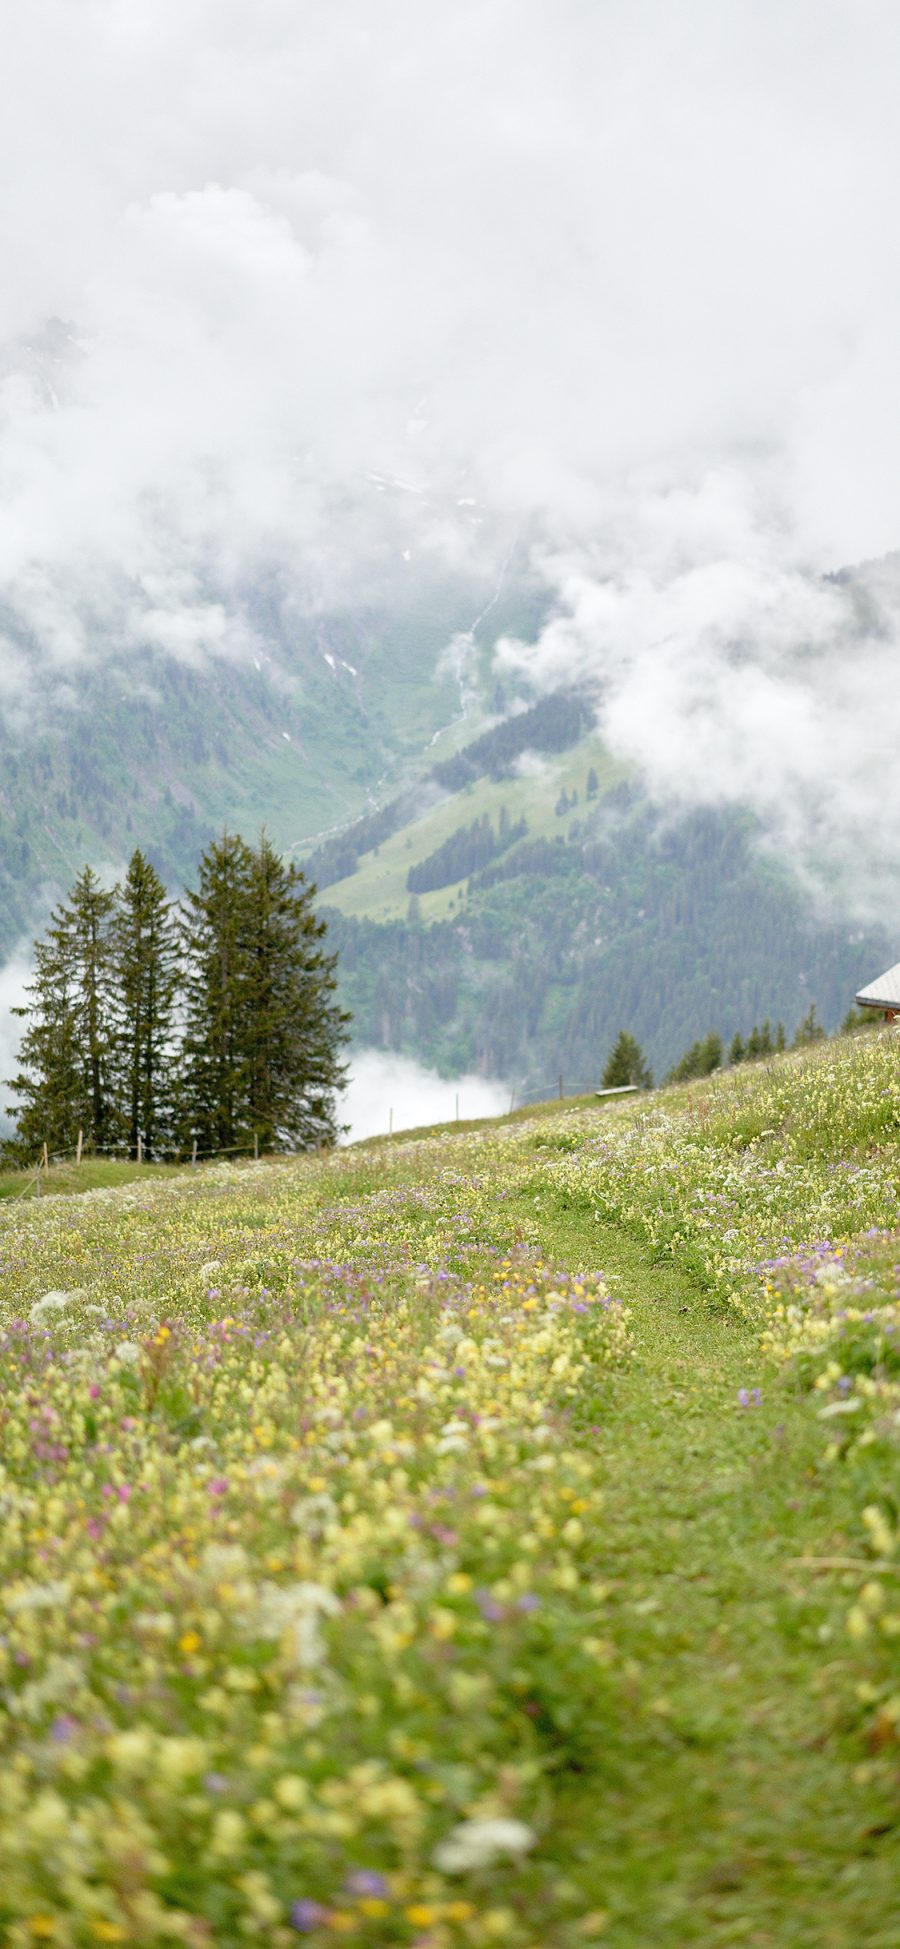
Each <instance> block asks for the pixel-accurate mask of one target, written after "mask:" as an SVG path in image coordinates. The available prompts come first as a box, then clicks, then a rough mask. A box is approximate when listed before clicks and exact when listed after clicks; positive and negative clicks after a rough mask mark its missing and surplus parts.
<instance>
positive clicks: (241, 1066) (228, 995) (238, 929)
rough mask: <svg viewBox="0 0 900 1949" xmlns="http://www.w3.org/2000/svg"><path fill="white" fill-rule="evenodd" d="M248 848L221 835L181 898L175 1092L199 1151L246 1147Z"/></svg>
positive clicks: (233, 835) (183, 1120)
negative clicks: (180, 1038) (181, 994)
mask: <svg viewBox="0 0 900 1949" xmlns="http://www.w3.org/2000/svg"><path fill="white" fill-rule="evenodd" d="M249 877H250V849H249V847H248V846H247V845H246V844H245V842H244V840H243V839H240V838H238V836H237V834H236V833H227V832H226V833H223V835H222V837H221V839H216V840H214V841H213V843H212V845H211V846H209V847H207V850H206V852H205V853H204V854H203V855H202V858H201V860H200V866H199V876H198V885H197V888H196V891H191V890H189V891H188V892H187V893H186V894H185V897H184V908H183V934H182V945H183V951H184V958H185V1033H184V1042H183V1052H182V1053H183V1071H182V1081H181V1092H180V1121H181V1123H182V1125H183V1134H184V1135H185V1136H188V1137H189V1138H191V1139H192V1140H193V1141H194V1142H196V1144H197V1145H198V1148H199V1149H200V1150H201V1151H206V1152H210V1151H218V1150H233V1149H236V1148H238V1147H239V1146H240V1145H241V1144H242V1143H244V1142H246V1138H247V1129H246V1125H245V1121H244V1119H243V1118H242V1116H241V1108H242V1105H243V1104H245V1103H246V1097H247V1080H248V1079H247V1065H246V1044H247V1035H246V1012H247V987H248V964H247V940H246V905H247V888H248V883H249Z"/></svg>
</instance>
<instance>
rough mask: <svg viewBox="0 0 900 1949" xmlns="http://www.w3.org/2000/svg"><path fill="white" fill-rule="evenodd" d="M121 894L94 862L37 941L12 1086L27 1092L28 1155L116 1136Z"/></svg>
mask: <svg viewBox="0 0 900 1949" xmlns="http://www.w3.org/2000/svg"><path fill="white" fill-rule="evenodd" d="M115 899H116V895H115V893H111V892H108V891H107V890H106V889H105V888H104V887H102V886H101V884H100V881H99V880H98V879H97V876H96V874H95V873H93V872H92V871H91V868H90V867H89V866H86V867H85V868H84V870H83V871H82V872H81V873H80V874H79V876H78V879H77V880H76V882H75V885H74V886H73V888H72V891H71V893H70V895H69V904H68V905H61V906H60V907H57V908H55V909H54V912H53V914H52V915H51V920H50V926H49V927H48V929H47V933H46V936H45V938H44V939H43V940H42V941H38V942H37V943H36V945H35V978H34V981H33V982H32V983H31V985H30V987H29V989H28V993H29V995H30V997H31V1000H30V1002H29V1003H27V1004H26V1005H25V1007H24V1008H21V1009H18V1010H17V1011H16V1013H17V1014H19V1015H21V1016H22V1017H23V1018H24V1019H25V1021H26V1022H27V1024H28V1026H27V1028H26V1030H25V1034H24V1037H23V1040H22V1046H21V1050H20V1060H21V1062H22V1065H23V1067H22V1070H21V1072H20V1074H19V1075H18V1076H17V1077H16V1078H14V1079H11V1083H10V1087H11V1088H12V1090H13V1091H14V1093H15V1094H16V1095H17V1096H19V1097H21V1099H22V1105H23V1107H22V1108H21V1109H20V1110H19V1111H18V1112H15V1111H14V1112H13V1114H15V1115H16V1116H17V1124H18V1149H19V1151H20V1154H22V1155H25V1156H28V1155H30V1154H31V1153H32V1152H34V1151H36V1150H39V1149H40V1147H41V1146H42V1145H43V1144H44V1143H46V1144H47V1146H48V1149H50V1150H70V1149H73V1148H74V1146H75V1144H76V1143H77V1139H78V1132H79V1130H80V1131H82V1133H83V1137H84V1143H85V1147H86V1148H87V1149H88V1150H98V1151H103V1150H107V1149H109V1148H110V1147H111V1146H112V1144H113V1143H114V1141H115V1137H116V1134H117V1120H116V1111H115V1102H114V1096H113V1076H112V1067H113V1051H114V1036H115V1025H114V1020H113V999H112V958H111V940H110V923H111V916H112V912H113V908H114V905H115Z"/></svg>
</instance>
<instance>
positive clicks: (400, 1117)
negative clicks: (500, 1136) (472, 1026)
mask: <svg viewBox="0 0 900 1949" xmlns="http://www.w3.org/2000/svg"><path fill="white" fill-rule="evenodd" d="M457 1104H458V1106H459V1115H460V1119H461V1120H462V1121H465V1120H466V1119H467V1118H469V1117H495V1116H499V1115H500V1114H501V1112H502V1111H504V1110H508V1109H509V1089H508V1086H507V1085H506V1084H505V1083H500V1082H496V1081H493V1080H491V1079H488V1078H485V1077H483V1076H457V1077H454V1078H451V1080H450V1081H447V1080H446V1079H445V1078H444V1077H442V1076H437V1075H436V1074H435V1072H434V1070H431V1069H424V1068H423V1067H422V1065H421V1063H417V1062H413V1061H412V1059H411V1058H410V1057H409V1056H396V1055H390V1054H385V1053H383V1052H382V1051H381V1050H378V1049H362V1050H360V1051H359V1053H358V1054H356V1055H354V1056H353V1057H352V1058H351V1061H350V1079H349V1083H348V1086H347V1091H346V1095H345V1096H344V1097H342V1099H341V1119H342V1121H343V1122H345V1123H347V1124H348V1125H349V1131H348V1137H347V1141H348V1142H350V1143H355V1142H357V1141H358V1140H359V1139H360V1138H362V1137H381V1136H385V1135H387V1132H388V1129H389V1127H390V1128H392V1129H394V1130H415V1129H416V1128H418V1127H419V1126H421V1125H424V1124H430V1123H442V1122H450V1121H452V1120H453V1119H454V1118H455V1116H456V1111H457Z"/></svg>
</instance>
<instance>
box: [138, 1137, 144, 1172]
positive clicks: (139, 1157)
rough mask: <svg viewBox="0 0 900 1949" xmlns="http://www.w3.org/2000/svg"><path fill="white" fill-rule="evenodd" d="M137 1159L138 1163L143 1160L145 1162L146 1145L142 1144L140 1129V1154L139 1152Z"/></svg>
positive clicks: (141, 1162)
mask: <svg viewBox="0 0 900 1949" xmlns="http://www.w3.org/2000/svg"><path fill="white" fill-rule="evenodd" d="M137 1161H138V1163H139V1164H143V1162H144V1146H143V1144H142V1142H141V1133H140V1131H138V1154H137Z"/></svg>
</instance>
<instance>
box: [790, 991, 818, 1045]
mask: <svg viewBox="0 0 900 1949" xmlns="http://www.w3.org/2000/svg"><path fill="white" fill-rule="evenodd" d="M824 1039H825V1030H824V1029H823V1027H822V1024H821V1022H820V1021H819V1018H818V1015H817V1013H816V1004H815V1002H810V1005H809V1008H808V1009H807V1011H806V1014H805V1015H804V1017H803V1020H802V1022H801V1023H800V1024H799V1027H798V1029H797V1032H796V1034H795V1036H794V1048H795V1049H808V1048H810V1047H811V1045H812V1044H813V1043H814V1042H822V1041H824Z"/></svg>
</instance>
